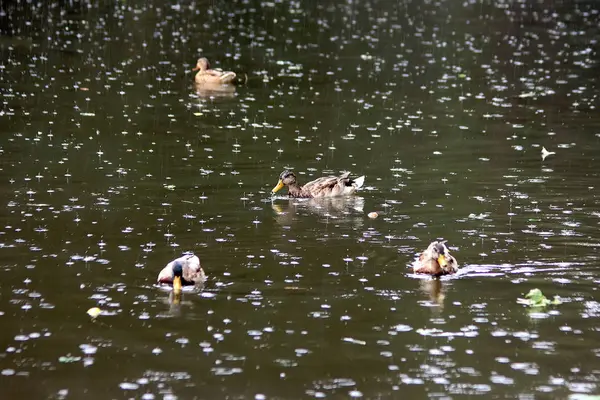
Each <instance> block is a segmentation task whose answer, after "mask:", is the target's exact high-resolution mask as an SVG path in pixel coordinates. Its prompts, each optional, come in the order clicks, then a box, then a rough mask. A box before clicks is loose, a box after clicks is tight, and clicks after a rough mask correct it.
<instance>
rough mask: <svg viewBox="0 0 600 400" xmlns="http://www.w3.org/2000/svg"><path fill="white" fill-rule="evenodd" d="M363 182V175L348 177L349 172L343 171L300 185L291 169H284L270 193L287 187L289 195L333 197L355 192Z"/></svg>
mask: <svg viewBox="0 0 600 400" xmlns="http://www.w3.org/2000/svg"><path fill="white" fill-rule="evenodd" d="M364 183H365V177H364V175H363V176H360V177H358V178H350V172H345V173H343V174H342V175H340V176H324V177H321V178H317V179H315V180H314V181H310V182H308V183H305V184H304V185H302V186H300V185H299V184H298V182H296V175H295V174H294V173H293V172H292V171H288V170H285V171H283V172H282V173H281V175H279V182H278V183H277V186H275V187H274V188H273V190H272V191H271V192H272V193H276V192H277V191H279V190H280V189H281V188H282V187H284V186H287V187H288V195H289V196H290V197H303V198H312V197H334V196H346V195H349V194H352V193H354V192H356V190H357V189H359V188H360V187H362V185H363V184H364Z"/></svg>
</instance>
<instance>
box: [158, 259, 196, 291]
mask: <svg viewBox="0 0 600 400" xmlns="http://www.w3.org/2000/svg"><path fill="white" fill-rule="evenodd" d="M157 282H158V283H159V284H167V285H173V292H174V293H180V292H181V288H182V287H183V286H193V285H200V284H203V283H204V282H206V274H205V273H204V270H203V269H202V267H201V266H200V259H199V258H198V257H197V256H195V255H193V254H186V255H184V256H181V257H179V258H177V259H175V260H173V261H171V262H170V263H168V264H167V266H166V267H164V268H163V269H162V271H160V273H159V274H158V279H157Z"/></svg>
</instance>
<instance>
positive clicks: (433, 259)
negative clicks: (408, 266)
mask: <svg viewBox="0 0 600 400" xmlns="http://www.w3.org/2000/svg"><path fill="white" fill-rule="evenodd" d="M413 271H414V273H415V274H428V275H433V276H441V275H450V274H454V273H456V271H458V263H457V262H456V258H454V257H453V256H452V255H450V250H448V248H447V247H446V244H445V243H444V242H432V243H431V244H430V245H429V247H427V250H425V251H424V252H423V253H421V255H420V256H419V259H418V260H416V261H415V264H414V266H413Z"/></svg>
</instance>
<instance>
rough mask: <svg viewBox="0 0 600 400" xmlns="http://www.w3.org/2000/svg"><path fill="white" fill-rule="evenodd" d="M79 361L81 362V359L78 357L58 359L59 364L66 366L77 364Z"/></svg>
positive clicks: (61, 357) (68, 356)
mask: <svg viewBox="0 0 600 400" xmlns="http://www.w3.org/2000/svg"><path fill="white" fill-rule="evenodd" d="M77 361H81V357H78V356H75V357H74V356H71V355H67V356H60V357H58V362H60V363H64V364H68V363H73V362H77Z"/></svg>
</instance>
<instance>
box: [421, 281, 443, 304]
mask: <svg viewBox="0 0 600 400" xmlns="http://www.w3.org/2000/svg"><path fill="white" fill-rule="evenodd" d="M419 286H420V289H421V291H422V292H423V293H424V294H425V295H426V296H427V297H428V298H429V301H430V302H431V303H432V304H433V305H436V306H439V307H440V308H443V307H444V298H445V297H446V295H445V291H444V286H443V284H442V281H441V280H439V279H437V278H434V279H422V280H421V281H420V283H419Z"/></svg>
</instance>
